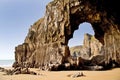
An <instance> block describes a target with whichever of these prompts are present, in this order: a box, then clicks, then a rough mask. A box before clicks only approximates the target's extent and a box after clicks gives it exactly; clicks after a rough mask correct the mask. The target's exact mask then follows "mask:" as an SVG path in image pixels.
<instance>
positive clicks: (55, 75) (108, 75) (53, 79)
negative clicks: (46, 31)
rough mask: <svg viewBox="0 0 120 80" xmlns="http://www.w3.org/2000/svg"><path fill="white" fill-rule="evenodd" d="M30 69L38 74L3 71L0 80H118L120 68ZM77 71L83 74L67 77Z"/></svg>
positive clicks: (0, 73) (119, 79) (119, 78)
mask: <svg viewBox="0 0 120 80" xmlns="http://www.w3.org/2000/svg"><path fill="white" fill-rule="evenodd" d="M7 69H10V68H7ZM30 70H31V71H35V72H37V73H38V74H39V75H30V74H19V75H5V73H3V72H0V80H120V68H115V69H112V70H107V71H80V70H79V71H40V70H39V69H33V68H32V69H30ZM78 72H83V74H84V75H85V76H82V77H77V78H72V77H68V75H71V74H76V73H78Z"/></svg>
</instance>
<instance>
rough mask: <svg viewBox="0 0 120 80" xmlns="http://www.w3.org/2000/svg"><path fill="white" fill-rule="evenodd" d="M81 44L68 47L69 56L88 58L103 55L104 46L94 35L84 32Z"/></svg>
mask: <svg viewBox="0 0 120 80" xmlns="http://www.w3.org/2000/svg"><path fill="white" fill-rule="evenodd" d="M83 42H84V43H83V45H81V46H74V47H71V48H70V54H71V56H77V57H82V58H84V59H90V58H91V57H93V56H96V55H104V46H103V45H102V44H101V43H100V42H99V40H97V39H96V38H95V37H94V36H92V35H90V34H84V40H83Z"/></svg>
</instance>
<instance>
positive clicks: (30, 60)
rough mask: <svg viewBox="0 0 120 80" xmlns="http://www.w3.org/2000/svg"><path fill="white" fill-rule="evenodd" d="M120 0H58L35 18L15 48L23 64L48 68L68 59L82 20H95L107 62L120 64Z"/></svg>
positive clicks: (63, 62) (93, 23)
mask: <svg viewBox="0 0 120 80" xmlns="http://www.w3.org/2000/svg"><path fill="white" fill-rule="evenodd" d="M118 3H119V2H118V1H113V0H54V1H52V2H50V3H49V4H48V5H47V6H46V13H45V16H44V17H43V18H41V19H40V20H38V21H37V22H35V23H34V24H33V25H32V26H31V28H30V29H29V33H28V35H27V37H26V38H25V41H24V43H23V44H22V45H19V46H17V47H16V48H15V61H16V62H17V63H18V64H19V65H23V64H24V63H27V64H29V67H40V68H42V69H45V70H46V69H48V68H50V67H51V66H54V67H59V66H60V65H62V64H65V63H68V57H69V56H70V52H69V47H68V41H69V39H70V38H72V36H73V33H74V31H75V30H76V29H78V26H79V24H80V23H83V22H89V23H91V25H92V27H93V29H94V32H95V37H96V38H97V39H98V40H99V41H100V42H101V43H102V44H104V46H105V53H104V55H105V65H108V64H109V62H110V60H112V61H113V62H115V63H116V64H118V65H120V17H119V14H120V13H119V9H117V8H118V7H119V4H118Z"/></svg>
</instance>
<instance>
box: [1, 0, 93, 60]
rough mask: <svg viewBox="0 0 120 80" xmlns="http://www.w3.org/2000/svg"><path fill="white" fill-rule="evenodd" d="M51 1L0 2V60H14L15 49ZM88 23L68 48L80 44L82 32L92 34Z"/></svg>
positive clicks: (8, 0) (17, 0) (80, 29)
mask: <svg viewBox="0 0 120 80" xmlns="http://www.w3.org/2000/svg"><path fill="white" fill-rule="evenodd" d="M50 1H52V0H0V60H4V59H14V51H15V47H16V46H17V45H19V44H22V43H23V42H24V39H25V37H26V35H27V33H28V30H29V28H30V25H32V24H33V23H34V22H36V21H37V20H38V19H40V18H42V17H43V16H44V13H45V9H46V5H47V4H48V3H49V2H50ZM90 26H91V25H90V24H89V23H84V24H81V25H80V28H79V30H76V31H75V32H74V36H73V39H71V40H70V41H69V46H75V45H78V43H80V44H82V39H83V38H82V36H83V34H84V32H88V33H91V34H94V32H93V30H92V29H91V28H92V27H90Z"/></svg>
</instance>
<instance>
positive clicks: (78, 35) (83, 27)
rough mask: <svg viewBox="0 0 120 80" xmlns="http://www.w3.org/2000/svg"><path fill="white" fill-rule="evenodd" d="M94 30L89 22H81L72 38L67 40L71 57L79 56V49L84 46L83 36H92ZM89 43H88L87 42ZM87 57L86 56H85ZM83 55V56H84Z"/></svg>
mask: <svg viewBox="0 0 120 80" xmlns="http://www.w3.org/2000/svg"><path fill="white" fill-rule="evenodd" d="M94 34H95V33H94V30H93V27H92V25H91V23H89V22H83V23H81V24H80V25H79V26H78V29H77V30H75V31H74V32H73V37H72V38H71V39H70V40H69V42H68V46H69V49H70V54H71V56H74V57H75V56H79V53H80V49H81V47H82V46H83V45H84V44H85V42H84V39H85V35H90V36H94ZM88 42H89V41H88ZM86 55H87V54H86ZM86 55H85V54H84V56H86Z"/></svg>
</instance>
